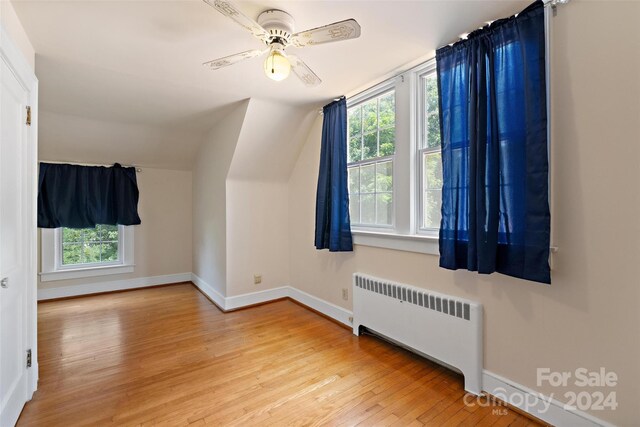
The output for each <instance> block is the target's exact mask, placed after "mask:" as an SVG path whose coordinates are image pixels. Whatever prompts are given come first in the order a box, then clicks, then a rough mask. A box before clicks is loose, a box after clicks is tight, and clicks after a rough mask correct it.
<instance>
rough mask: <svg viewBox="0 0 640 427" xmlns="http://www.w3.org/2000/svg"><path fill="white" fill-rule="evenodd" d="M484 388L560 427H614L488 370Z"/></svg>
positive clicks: (483, 383)
mask: <svg viewBox="0 0 640 427" xmlns="http://www.w3.org/2000/svg"><path fill="white" fill-rule="evenodd" d="M482 388H483V390H484V391H486V392H487V393H490V394H492V395H493V396H495V397H498V398H499V399H501V400H503V401H505V402H507V403H509V404H510V405H511V406H515V407H517V408H518V409H521V410H522V411H524V412H527V413H529V414H531V415H533V416H534V417H536V418H539V419H541V420H542V421H545V422H547V423H549V424H552V425H554V426H557V427H562V426H571V427H596V426H603V427H614V426H613V424H611V423H608V422H606V421H603V420H600V419H598V418H596V417H594V416H592V415H590V414H588V413H586V412H583V411H579V410H571V409H569V408H566V407H565V405H564V404H563V403H562V402H559V401H557V400H555V399H553V398H550V397H548V396H544V395H542V394H540V393H538V392H536V391H534V390H532V389H530V388H528V387H525V386H523V385H521V384H517V383H515V382H513V381H511V380H509V379H507V378H504V377H501V376H500V375H497V374H494V373H493V372H490V371H487V370H484V372H483V375H482Z"/></svg>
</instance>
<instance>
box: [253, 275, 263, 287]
mask: <svg viewBox="0 0 640 427" xmlns="http://www.w3.org/2000/svg"><path fill="white" fill-rule="evenodd" d="M260 283H262V274H254V275H253V284H254V285H259V284H260Z"/></svg>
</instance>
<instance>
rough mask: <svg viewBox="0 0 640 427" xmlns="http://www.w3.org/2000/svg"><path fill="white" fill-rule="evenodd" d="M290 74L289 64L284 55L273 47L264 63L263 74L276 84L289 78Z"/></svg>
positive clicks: (279, 49)
mask: <svg viewBox="0 0 640 427" xmlns="http://www.w3.org/2000/svg"><path fill="white" fill-rule="evenodd" d="M290 72H291V63H290V62H289V59H288V58H287V57H286V56H285V55H284V52H283V50H282V49H281V48H278V47H277V46H273V47H272V48H271V51H270V52H269V56H267V59H266V60H265V61H264V73H265V74H266V75H267V77H269V78H270V79H272V80H275V81H277V82H279V81H282V80H284V79H286V78H287V77H289V73H290Z"/></svg>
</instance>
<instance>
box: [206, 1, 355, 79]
mask: <svg viewBox="0 0 640 427" xmlns="http://www.w3.org/2000/svg"><path fill="white" fill-rule="evenodd" d="M204 1H205V3H207V4H209V5H210V6H212V7H213V8H215V9H216V10H217V11H218V12H220V13H222V14H223V15H224V16H226V17H227V18H230V19H233V20H234V21H235V22H236V23H237V24H239V25H240V26H241V27H242V28H244V29H246V30H247V31H249V32H250V33H251V34H253V36H254V37H256V38H258V39H259V40H261V41H262V42H264V43H265V44H266V45H267V48H266V49H254V50H248V51H246V52H241V53H236V54H235V55H229V56H225V57H224V58H219V59H214V60H213V61H208V62H205V63H204V64H203V65H205V66H208V67H209V68H211V69H212V70H217V69H219V68H222V67H226V66H228V65H233V64H235V63H237V62H240V61H242V60H244V59H250V58H255V57H257V56H261V55H263V54H265V53H267V52H268V53H269V56H267V59H266V60H265V62H264V71H265V74H266V75H267V76H268V77H269V78H271V79H273V80H276V81H281V80H284V79H286V78H287V77H288V76H289V72H290V70H293V72H294V74H295V75H296V76H298V78H299V79H300V80H302V82H303V83H304V84H305V85H307V86H317V85H319V84H320V83H321V82H322V80H320V78H319V77H318V76H317V75H316V74H315V73H314V72H313V71H311V69H310V68H309V67H308V66H307V64H305V63H304V62H303V61H302V60H301V59H300V58H298V57H297V56H295V55H291V54H285V52H284V50H285V49H286V48H287V47H288V46H295V47H305V46H313V45H316V44H322V43H330V42H337V41H341V40H348V39H355V38H358V37H360V25H359V24H358V23H357V22H356V20H355V19H347V20H344V21H339V22H334V23H333V24H329V25H325V26H323V27H318V28H314V29H311V30H307V31H302V32H299V33H294V32H293V31H294V24H295V21H294V20H293V17H292V16H291V15H289V14H288V13H287V12H285V11H282V10H278V9H270V10H267V11H265V12H262V13H261V14H260V16H258V22H255V21H254V20H253V19H251V18H249V17H248V16H247V15H245V14H243V13H242V12H241V11H240V10H239V9H238V8H237V6H236V5H235V4H233V3H232V2H230V1H227V0H204Z"/></svg>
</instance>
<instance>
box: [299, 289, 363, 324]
mask: <svg viewBox="0 0 640 427" xmlns="http://www.w3.org/2000/svg"><path fill="white" fill-rule="evenodd" d="M289 298H291V299H292V300H295V301H297V302H299V303H300V304H302V305H304V306H306V307H309V308H311V309H312V310H314V311H317V312H319V313H320V314H323V315H325V316H327V317H329V318H331V319H334V320H335V321H337V322H339V323H341V324H343V325H345V326H346V327H348V328H349V329H352V327H353V326H352V325H353V322H352V320H353V312H352V311H349V310H347V309H345V308H342V307H339V306H337V305H335V304H332V303H330V302H328V301H325V300H323V299H320V298H318V297H316V296H313V295H311V294H308V293H306V292H304V291H301V290H300V289H297V288H294V287H292V286H289Z"/></svg>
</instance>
